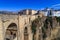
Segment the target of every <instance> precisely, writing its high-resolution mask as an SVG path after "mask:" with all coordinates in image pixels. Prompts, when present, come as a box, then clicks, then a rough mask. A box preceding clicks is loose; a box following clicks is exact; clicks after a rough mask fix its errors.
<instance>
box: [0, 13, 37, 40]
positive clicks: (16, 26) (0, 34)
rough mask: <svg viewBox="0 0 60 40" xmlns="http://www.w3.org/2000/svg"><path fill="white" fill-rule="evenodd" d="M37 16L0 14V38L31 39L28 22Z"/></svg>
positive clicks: (0, 39) (3, 39)
mask: <svg viewBox="0 0 60 40" xmlns="http://www.w3.org/2000/svg"><path fill="white" fill-rule="evenodd" d="M37 16H38V15H19V14H0V40H12V39H14V40H24V39H25V40H27V39H28V40H32V35H33V34H32V32H31V25H30V24H31V21H33V20H34V19H35V18H37ZM24 35H25V36H24ZM12 36H13V37H12ZM27 36H29V37H27ZM8 38H9V39H8Z"/></svg>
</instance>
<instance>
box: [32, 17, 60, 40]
mask: <svg viewBox="0 0 60 40" xmlns="http://www.w3.org/2000/svg"><path fill="white" fill-rule="evenodd" d="M44 18H45V19H44ZM59 24H60V17H41V18H37V19H35V20H34V21H33V24H32V25H33V26H32V30H33V32H34V35H35V36H37V30H40V33H42V35H40V37H41V36H42V37H41V39H43V40H59V39H60V31H59V30H60V27H59V26H60V25H59ZM34 25H35V26H34ZM40 27H41V29H39V28H40ZM41 30H42V31H41ZM38 33H39V32H38Z"/></svg>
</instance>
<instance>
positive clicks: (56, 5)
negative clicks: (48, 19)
mask: <svg viewBox="0 0 60 40" xmlns="http://www.w3.org/2000/svg"><path fill="white" fill-rule="evenodd" d="M58 6H60V4H55V5H52V6H51V7H50V8H53V7H58Z"/></svg>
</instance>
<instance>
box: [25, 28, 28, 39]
mask: <svg viewBox="0 0 60 40" xmlns="http://www.w3.org/2000/svg"><path fill="white" fill-rule="evenodd" d="M24 40H28V29H27V27H25V28H24Z"/></svg>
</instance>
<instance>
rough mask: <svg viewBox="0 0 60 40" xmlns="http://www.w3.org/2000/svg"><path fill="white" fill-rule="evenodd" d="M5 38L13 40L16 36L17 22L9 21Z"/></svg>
mask: <svg viewBox="0 0 60 40" xmlns="http://www.w3.org/2000/svg"><path fill="white" fill-rule="evenodd" d="M5 36H6V37H5V39H6V40H13V39H15V38H16V37H17V24H15V23H11V24H10V25H9V26H8V27H7V29H6V32H5Z"/></svg>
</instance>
